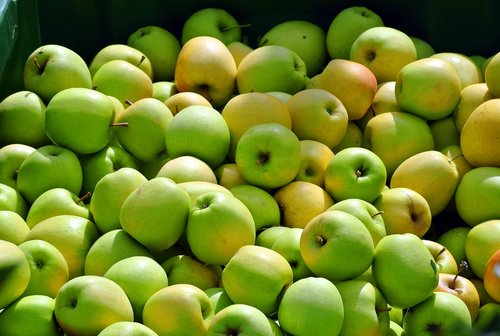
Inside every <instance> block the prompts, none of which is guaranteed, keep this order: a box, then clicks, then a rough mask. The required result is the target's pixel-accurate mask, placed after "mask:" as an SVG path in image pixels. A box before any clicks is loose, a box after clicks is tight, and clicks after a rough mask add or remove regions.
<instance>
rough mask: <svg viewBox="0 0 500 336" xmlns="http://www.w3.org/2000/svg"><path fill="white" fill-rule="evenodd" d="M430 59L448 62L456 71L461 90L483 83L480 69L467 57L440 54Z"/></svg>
mask: <svg viewBox="0 0 500 336" xmlns="http://www.w3.org/2000/svg"><path fill="white" fill-rule="evenodd" d="M430 57H431V58H439V59H442V60H444V61H448V62H450V64H451V65H453V67H454V68H455V69H456V70H457V73H458V76H459V77H460V84H461V86H462V89H463V88H466V87H467V86H469V85H472V84H478V83H481V82H482V81H483V75H482V74H481V69H480V68H479V67H478V66H477V65H476V63H474V62H473V61H472V60H471V59H470V57H469V56H466V55H464V54H460V53H456V52H440V53H437V54H434V55H432V56H430Z"/></svg>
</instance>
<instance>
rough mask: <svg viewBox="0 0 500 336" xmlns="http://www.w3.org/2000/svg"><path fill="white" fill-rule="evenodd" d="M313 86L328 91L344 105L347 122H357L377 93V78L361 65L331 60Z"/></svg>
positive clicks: (341, 60)
mask: <svg viewBox="0 0 500 336" xmlns="http://www.w3.org/2000/svg"><path fill="white" fill-rule="evenodd" d="M314 86H315V87H316V88H319V89H324V90H327V91H330V92H331V93H332V94H333V95H334V96H335V97H337V98H338V99H340V101H341V102H342V104H343V105H344V107H345V109H346V110H347V115H348V117H349V120H358V119H361V118H362V117H363V116H364V115H365V114H366V112H367V111H368V109H369V108H370V106H371V104H372V102H373V98H374V97H375V93H376V92H377V78H376V77H375V75H374V74H373V72H372V71H371V70H370V69H368V68H367V67H366V66H365V65H363V64H360V63H357V62H354V61H350V60H344V59H333V60H331V61H330V62H328V64H327V65H326V67H325V69H323V71H322V72H321V73H320V74H319V75H318V77H317V79H316V80H315V84H314Z"/></svg>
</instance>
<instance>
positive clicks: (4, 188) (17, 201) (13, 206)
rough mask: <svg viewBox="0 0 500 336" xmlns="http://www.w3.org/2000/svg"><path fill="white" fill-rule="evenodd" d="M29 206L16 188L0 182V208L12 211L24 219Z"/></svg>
mask: <svg viewBox="0 0 500 336" xmlns="http://www.w3.org/2000/svg"><path fill="white" fill-rule="evenodd" d="M29 206H30V205H28V204H27V203H26V201H25V200H24V197H23V196H22V195H21V193H20V192H19V191H18V190H16V189H15V188H14V187H9V186H8V185H6V184H3V183H0V210H9V211H14V212H15V213H17V214H18V215H19V216H21V217H22V218H23V219H26V216H27V213H28V210H29Z"/></svg>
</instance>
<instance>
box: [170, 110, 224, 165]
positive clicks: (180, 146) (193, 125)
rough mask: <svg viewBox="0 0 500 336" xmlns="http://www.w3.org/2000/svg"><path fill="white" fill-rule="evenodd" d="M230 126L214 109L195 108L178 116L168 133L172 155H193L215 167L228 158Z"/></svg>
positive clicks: (173, 156)
mask: <svg viewBox="0 0 500 336" xmlns="http://www.w3.org/2000/svg"><path fill="white" fill-rule="evenodd" d="M230 139H231V138H230V133H229V127H228V125H227V124H226V121H225V120H224V118H223V117H222V115H221V113H220V112H219V111H217V110H216V109H214V108H213V107H208V106H200V105H191V106H188V107H186V108H184V109H183V110H182V111H180V112H179V113H177V114H176V115H175V116H174V117H173V118H172V121H171V122H170V123H169V125H168V127H167V130H166V132H165V146H166V149H167V152H168V155H169V156H170V157H171V158H172V159H174V158H177V157H179V156H185V155H190V156H194V157H196V158H198V159H200V160H202V161H204V162H206V163H207V164H208V165H209V166H210V167H211V168H215V167H217V166H218V165H220V164H221V163H222V162H224V160H225V159H226V156H227V153H228V151H229V145H230Z"/></svg>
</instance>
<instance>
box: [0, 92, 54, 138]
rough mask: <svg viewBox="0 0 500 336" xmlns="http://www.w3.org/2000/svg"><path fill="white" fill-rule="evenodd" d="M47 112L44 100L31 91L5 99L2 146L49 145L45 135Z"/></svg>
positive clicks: (1, 104) (1, 113) (0, 129)
mask: <svg viewBox="0 0 500 336" xmlns="http://www.w3.org/2000/svg"><path fill="white" fill-rule="evenodd" d="M45 110H46V105H45V103H44V102H43V100H42V99H41V98H40V97H39V96H38V95H37V94H36V93H34V92H31V91H26V90H22V91H17V92H14V93H12V94H10V95H9V96H7V97H5V98H4V99H3V100H2V101H0V120H2V123H1V124H0V146H6V145H9V144H16V143H17V144H23V145H26V146H33V147H40V146H43V145H47V144H49V142H50V140H49V139H48V137H47V134H46V133H45Z"/></svg>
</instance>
